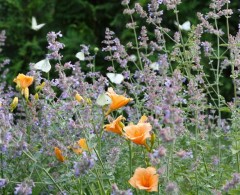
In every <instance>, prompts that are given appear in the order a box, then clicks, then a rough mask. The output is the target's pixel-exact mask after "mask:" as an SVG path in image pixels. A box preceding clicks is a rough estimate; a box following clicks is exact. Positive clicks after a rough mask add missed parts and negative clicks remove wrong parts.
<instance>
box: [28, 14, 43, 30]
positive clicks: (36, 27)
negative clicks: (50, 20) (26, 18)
mask: <svg viewBox="0 0 240 195" xmlns="http://www.w3.org/2000/svg"><path fill="white" fill-rule="evenodd" d="M44 25H45V23H43V24H37V20H36V18H35V17H34V16H33V17H32V27H31V28H32V29H33V30H36V31H37V30H39V29H40V28H42V27H43V26H44Z"/></svg>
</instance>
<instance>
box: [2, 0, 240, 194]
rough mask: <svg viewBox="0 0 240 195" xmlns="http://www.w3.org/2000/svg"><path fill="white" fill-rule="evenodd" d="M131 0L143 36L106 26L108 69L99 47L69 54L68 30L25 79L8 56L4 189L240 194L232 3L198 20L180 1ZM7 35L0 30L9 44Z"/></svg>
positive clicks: (238, 38) (132, 22)
mask: <svg viewBox="0 0 240 195" xmlns="http://www.w3.org/2000/svg"><path fill="white" fill-rule="evenodd" d="M121 4H122V5H123V6H124V8H125V9H124V11H123V13H124V14H125V15H126V17H127V18H128V19H129V23H127V24H126V28H127V29H128V30H129V32H131V33H132V35H133V40H129V41H128V42H127V43H126V44H123V43H122V42H121V40H120V39H119V38H118V37H117V36H116V34H115V33H114V32H113V31H112V30H110V29H109V28H106V31H105V39H104V40H103V41H102V43H103V48H102V49H101V52H103V53H104V54H105V60H106V67H105V69H106V72H107V74H106V76H104V75H105V74H104V75H103V74H101V73H100V72H98V71H97V66H98V61H97V60H96V56H97V55H98V54H99V53H100V51H99V49H98V48H94V49H93V52H91V51H90V46H86V45H84V44H82V45H81V51H80V52H79V53H77V54H76V57H77V58H78V61H75V62H71V61H64V56H63V54H62V53H61V52H62V50H64V49H65V44H63V43H61V42H60V41H59V39H61V37H62V36H63V35H62V33H61V32H57V33H56V32H53V31H51V32H49V33H48V34H47V42H48V46H47V49H48V53H47V54H46V56H45V59H43V60H41V61H39V62H37V61H30V62H31V63H30V62H29V63H30V64H29V69H30V71H29V72H27V73H26V74H24V73H22V72H21V73H19V74H18V75H16V77H15V78H13V83H14V86H16V87H15V88H12V87H11V86H8V85H7V84H6V76H7V75H8V74H9V72H8V68H7V67H8V66H9V63H10V60H8V59H5V60H3V61H2V62H1V64H0V68H1V69H0V71H1V73H2V77H1V80H0V81H1V82H0V129H1V135H0V149H1V150H0V162H1V173H0V190H1V193H2V194H8V193H9V192H10V193H14V194H24V195H25V194H26V195H28V194H101V195H103V194H112V195H120V194H125V195H130V194H144V193H149V194H150V193H151V194H173V195H174V194H239V193H240V187H239V186H240V185H239V183H240V162H239V157H240V156H239V152H240V134H239V131H238V128H239V125H240V122H239V119H238V118H239V117H240V111H239V103H240V101H239V94H240V93H239V89H240V79H239V71H240V49H239V44H240V32H237V34H236V35H233V34H231V33H230V27H229V26H230V21H231V20H230V19H231V16H232V15H233V10H232V9H230V8H229V7H230V5H231V4H230V2H229V1H228V0H212V1H211V3H210V4H209V8H210V11H209V12H207V13H197V14H196V17H197V18H198V24H195V25H191V23H190V22H189V21H186V22H184V23H183V24H182V23H181V22H180V21H179V13H180V11H179V10H178V7H179V6H180V4H181V0H151V1H150V2H149V3H148V5H147V7H143V6H142V5H141V4H140V3H135V4H133V5H132V4H130V0H122V1H121ZM165 11H168V12H172V13H173V14H174V15H175V19H174V20H175V23H176V26H175V27H174V28H171V29H170V28H168V27H167V26H165V25H163V20H164V17H163V16H164V14H165ZM220 20H224V21H225V22H226V26H225V27H221V26H219V21H220ZM139 21H140V22H139ZM63 37H64V36H63ZM209 38H211V39H209ZM5 39H6V36H5V32H4V31H2V32H1V34H0V47H3V46H4V43H5ZM209 40H215V41H213V42H211V41H209ZM167 43H168V44H167ZM77 58H76V59H77ZM83 66H84V67H87V68H88V71H84V70H83V69H82V67H83ZM106 72H105V73H106ZM227 72H228V73H229V74H228V75H227V74H226V73H227ZM226 75H227V76H226ZM224 76H225V77H227V79H229V80H231V85H232V87H231V88H230V89H232V91H231V92H229V95H230V96H231V99H230V100H226V98H225V97H224V95H223V92H222V90H221V89H222V88H223V86H224V84H225V83H224V81H225V79H226V78H225V79H224Z"/></svg>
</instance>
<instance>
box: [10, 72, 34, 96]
mask: <svg viewBox="0 0 240 195" xmlns="http://www.w3.org/2000/svg"><path fill="white" fill-rule="evenodd" d="M33 80H34V78H33V77H31V76H26V75H24V74H18V76H17V77H16V78H15V79H14V80H13V82H15V83H17V87H18V88H19V89H21V93H22V94H24V95H25V98H26V99H28V97H29V89H28V87H29V86H30V85H31V84H32V83H33Z"/></svg>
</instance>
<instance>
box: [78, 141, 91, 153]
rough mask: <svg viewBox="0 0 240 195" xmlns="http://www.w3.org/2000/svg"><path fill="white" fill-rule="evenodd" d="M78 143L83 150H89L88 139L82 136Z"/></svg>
mask: <svg viewBox="0 0 240 195" xmlns="http://www.w3.org/2000/svg"><path fill="white" fill-rule="evenodd" d="M77 143H78V145H79V146H80V147H81V148H82V149H83V150H87V151H89V147H88V145H87V141H86V139H83V138H81V139H80V140H78V142H77Z"/></svg>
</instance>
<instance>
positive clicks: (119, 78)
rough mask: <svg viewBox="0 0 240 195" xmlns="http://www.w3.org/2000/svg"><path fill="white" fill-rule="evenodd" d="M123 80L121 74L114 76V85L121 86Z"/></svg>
mask: <svg viewBox="0 0 240 195" xmlns="http://www.w3.org/2000/svg"><path fill="white" fill-rule="evenodd" d="M123 80H124V76H123V75H121V74H116V75H115V83H116V84H121V83H122V82H123Z"/></svg>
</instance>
